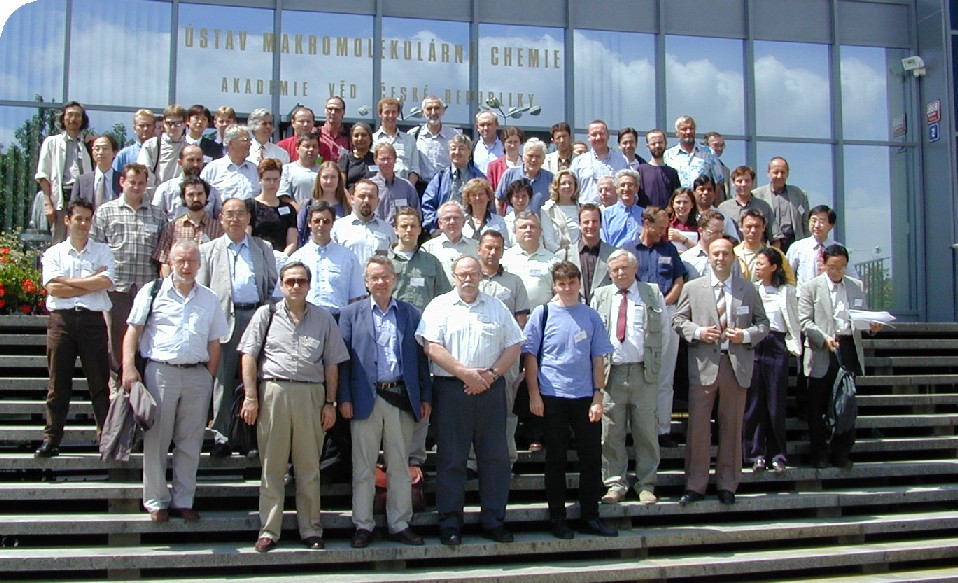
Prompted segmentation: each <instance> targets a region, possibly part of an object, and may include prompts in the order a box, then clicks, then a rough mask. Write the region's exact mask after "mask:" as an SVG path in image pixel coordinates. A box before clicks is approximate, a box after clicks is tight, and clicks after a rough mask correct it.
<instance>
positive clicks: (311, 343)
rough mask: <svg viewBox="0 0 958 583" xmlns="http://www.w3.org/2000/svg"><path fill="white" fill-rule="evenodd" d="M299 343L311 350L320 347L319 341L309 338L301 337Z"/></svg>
mask: <svg viewBox="0 0 958 583" xmlns="http://www.w3.org/2000/svg"><path fill="white" fill-rule="evenodd" d="M299 341H300V343H302V345H303V346H304V347H306V348H307V349H310V350H311V349H313V348H316V347H318V346H319V340H316V339H315V338H311V337H309V336H300V337H299Z"/></svg>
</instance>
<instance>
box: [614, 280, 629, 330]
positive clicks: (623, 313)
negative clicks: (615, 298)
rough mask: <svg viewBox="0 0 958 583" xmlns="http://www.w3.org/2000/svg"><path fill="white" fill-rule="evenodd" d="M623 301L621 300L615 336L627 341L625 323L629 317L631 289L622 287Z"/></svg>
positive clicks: (620, 291)
mask: <svg viewBox="0 0 958 583" xmlns="http://www.w3.org/2000/svg"><path fill="white" fill-rule="evenodd" d="M619 293H620V294H622V301H621V302H619V320H618V321H617V322H616V323H615V337H616V338H618V339H619V342H625V324H626V320H628V318H629V290H627V289H620V290H619Z"/></svg>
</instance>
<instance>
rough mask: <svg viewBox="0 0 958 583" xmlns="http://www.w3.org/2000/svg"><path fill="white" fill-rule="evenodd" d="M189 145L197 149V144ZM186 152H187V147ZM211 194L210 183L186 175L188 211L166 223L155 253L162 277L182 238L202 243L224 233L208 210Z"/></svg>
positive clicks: (184, 197)
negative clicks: (176, 243)
mask: <svg viewBox="0 0 958 583" xmlns="http://www.w3.org/2000/svg"><path fill="white" fill-rule="evenodd" d="M187 147H188V148H196V146H187ZM183 151H184V152H185V151H186V148H184V149H183ZM173 180H176V179H175V178H174V179H173ZM164 184H165V183H164ZM209 197H210V185H209V184H207V183H206V181H204V180H203V179H202V178H200V177H199V176H187V175H184V176H183V180H182V182H181V183H180V203H181V205H182V206H183V207H184V208H185V209H186V210H187V212H186V214H185V215H182V216H180V217H178V218H176V219H174V220H172V221H170V222H169V223H167V224H166V227H165V228H164V229H163V232H162V233H161V234H160V242H159V243H157V245H156V250H155V251H154V252H153V259H155V260H156V261H157V262H158V263H159V264H160V274H161V275H163V277H166V276H168V275H170V266H169V265H168V264H167V259H168V258H169V254H170V249H172V248H173V243H175V242H176V241H179V240H180V239H189V240H191V241H195V242H196V244H197V245H202V244H203V243H206V242H207V241H212V240H213V239H216V238H217V237H220V236H222V235H223V227H222V226H221V225H220V223H219V221H217V220H215V219H213V218H212V217H210V216H209V215H208V214H207V212H206V204H207V202H208V201H209Z"/></svg>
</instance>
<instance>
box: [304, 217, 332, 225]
mask: <svg viewBox="0 0 958 583" xmlns="http://www.w3.org/2000/svg"><path fill="white" fill-rule="evenodd" d="M332 222H333V219H325V218H322V217H318V218H315V219H310V221H309V224H311V225H328V224H330V223H332Z"/></svg>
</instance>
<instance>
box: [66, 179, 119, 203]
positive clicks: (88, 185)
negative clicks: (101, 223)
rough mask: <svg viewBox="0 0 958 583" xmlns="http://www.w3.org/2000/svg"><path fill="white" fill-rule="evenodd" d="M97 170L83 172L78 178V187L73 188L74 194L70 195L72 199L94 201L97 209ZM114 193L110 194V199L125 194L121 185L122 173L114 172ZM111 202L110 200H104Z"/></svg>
mask: <svg viewBox="0 0 958 583" xmlns="http://www.w3.org/2000/svg"><path fill="white" fill-rule="evenodd" d="M95 184H96V170H94V171H92V172H86V173H84V174H81V175H80V177H79V178H77V183H76V187H75V188H74V189H73V194H71V195H70V200H78V199H83V200H88V201H90V202H91V203H93V210H94V211H95V210H96V187H95ZM112 188H113V193H112V195H111V196H110V200H115V199H117V198H119V196H120V195H121V194H123V189H122V188H121V187H120V173H119V172H116V171H114V172H113V185H112ZM104 202H109V201H104Z"/></svg>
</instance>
